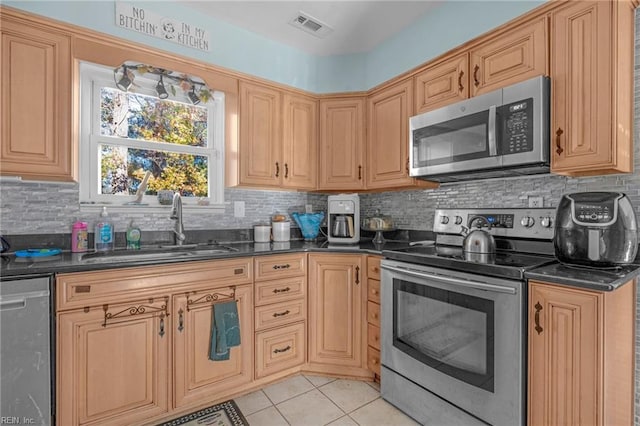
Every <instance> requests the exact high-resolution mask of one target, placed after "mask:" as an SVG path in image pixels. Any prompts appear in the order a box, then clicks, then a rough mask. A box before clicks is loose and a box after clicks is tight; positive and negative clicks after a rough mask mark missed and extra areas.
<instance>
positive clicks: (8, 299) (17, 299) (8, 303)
mask: <svg viewBox="0 0 640 426" xmlns="http://www.w3.org/2000/svg"><path fill="white" fill-rule="evenodd" d="M39 297H49V292H48V291H32V292H28V293H20V294H15V295H11V296H4V297H2V296H0V312H4V311H11V310H16V309H24V308H26V307H27V300H29V299H36V298H39Z"/></svg>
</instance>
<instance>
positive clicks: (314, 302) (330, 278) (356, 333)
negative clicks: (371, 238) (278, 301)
mask: <svg viewBox="0 0 640 426" xmlns="http://www.w3.org/2000/svg"><path fill="white" fill-rule="evenodd" d="M363 263H364V262H363V258H362V256H350V255H323V254H317V255H313V254H312V255H310V256H309V271H310V272H309V362H310V363H318V364H328V365H335V366H343V367H346V366H348V367H366V365H365V364H366V336H363V335H364V334H365V333H364V332H363V328H364V325H365V321H364V315H365V312H364V309H363V306H364V302H365V300H364V299H365V291H366V289H365V286H366V284H365V282H364V281H363V275H364V273H363V268H362V265H363ZM363 337H365V338H363Z"/></svg>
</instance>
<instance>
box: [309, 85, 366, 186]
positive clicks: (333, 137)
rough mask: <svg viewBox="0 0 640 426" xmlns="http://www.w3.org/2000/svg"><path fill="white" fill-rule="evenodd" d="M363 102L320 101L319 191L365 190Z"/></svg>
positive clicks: (342, 100) (354, 100) (350, 99)
mask: <svg viewBox="0 0 640 426" xmlns="http://www.w3.org/2000/svg"><path fill="white" fill-rule="evenodd" d="M364 105H365V104H364V99H363V98H348V99H327V100H321V101H320V181H319V183H318V187H319V189H336V190H341V189H345V190H355V189H363V188H364V181H365V178H364V172H365V171H364V170H363V168H364V144H363V138H364Z"/></svg>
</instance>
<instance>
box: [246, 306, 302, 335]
mask: <svg viewBox="0 0 640 426" xmlns="http://www.w3.org/2000/svg"><path fill="white" fill-rule="evenodd" d="M306 307H307V304H306V301H305V300H304V299H299V300H293V301H291V302H282V303H276V304H274V305H267V306H260V307H257V308H256V331H257V330H264V329H266V328H271V327H277V326H280V325H285V324H291V323H292V322H296V321H304V320H305V319H306V318H307V310H306Z"/></svg>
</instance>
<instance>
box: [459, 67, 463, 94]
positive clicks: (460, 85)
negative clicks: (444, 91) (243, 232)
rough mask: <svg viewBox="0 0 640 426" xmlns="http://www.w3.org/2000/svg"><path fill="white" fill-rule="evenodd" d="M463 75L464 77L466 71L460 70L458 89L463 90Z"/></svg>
mask: <svg viewBox="0 0 640 426" xmlns="http://www.w3.org/2000/svg"><path fill="white" fill-rule="evenodd" d="M462 77H464V71H460V74H458V91H459V92H462V91H463V90H464V86H463V85H462Z"/></svg>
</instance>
